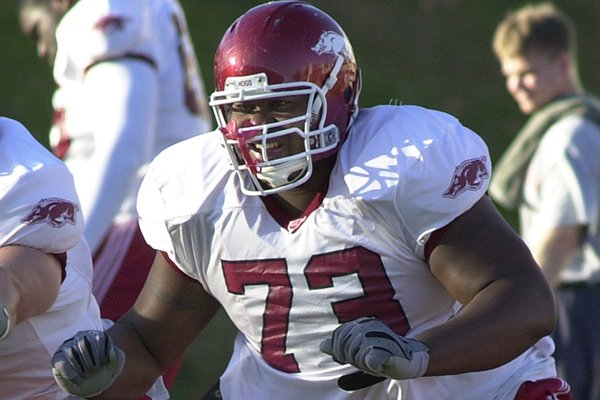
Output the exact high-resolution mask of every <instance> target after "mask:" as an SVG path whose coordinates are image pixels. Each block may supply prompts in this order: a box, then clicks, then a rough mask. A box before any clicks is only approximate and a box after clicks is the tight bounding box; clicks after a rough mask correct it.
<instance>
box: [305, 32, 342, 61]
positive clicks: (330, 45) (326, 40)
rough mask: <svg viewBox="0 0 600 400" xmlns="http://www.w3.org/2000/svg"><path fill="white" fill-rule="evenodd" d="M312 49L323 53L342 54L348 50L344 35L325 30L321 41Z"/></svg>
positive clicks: (319, 53)
mask: <svg viewBox="0 0 600 400" xmlns="http://www.w3.org/2000/svg"><path fill="white" fill-rule="evenodd" d="M311 50H312V51H314V52H315V53H317V54H318V55H321V54H334V55H338V56H339V55H341V54H344V53H345V52H346V41H345V40H344V37H343V36H342V35H340V34H339V33H337V32H333V31H325V32H323V33H322V34H321V37H320V38H319V41H318V42H317V44H315V45H314V46H313V47H312V48H311Z"/></svg>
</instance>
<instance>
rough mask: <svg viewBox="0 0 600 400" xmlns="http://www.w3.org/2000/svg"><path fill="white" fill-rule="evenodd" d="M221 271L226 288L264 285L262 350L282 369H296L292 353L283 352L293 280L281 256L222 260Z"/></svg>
mask: <svg viewBox="0 0 600 400" xmlns="http://www.w3.org/2000/svg"><path fill="white" fill-rule="evenodd" d="M222 265H223V272H224V275H225V282H226V284H227V289H228V290H229V292H231V293H234V294H244V290H245V286H247V285H267V286H268V287H269V293H268V294H267V299H266V307H265V313H264V315H263V331H262V343H261V353H262V355H263V357H264V359H265V360H266V361H267V362H268V363H269V365H271V366H272V367H274V368H277V369H279V370H281V371H284V372H299V371H300V369H299V368H298V363H297V362H296V358H295V357H294V355H293V354H285V344H286V339H287V331H288V324H289V318H290V313H289V311H290V308H291V306H292V284H291V282H290V278H289V276H288V273H287V264H286V262H285V260H284V259H275V260H257V261H244V262H231V261H223V262H222Z"/></svg>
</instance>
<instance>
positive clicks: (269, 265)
mask: <svg viewBox="0 0 600 400" xmlns="http://www.w3.org/2000/svg"><path fill="white" fill-rule="evenodd" d="M222 266H223V272H224V275H225V282H226V285H227V289H228V290H229V292H230V293H234V294H239V295H241V294H244V292H245V287H246V286H249V285H267V286H268V288H269V291H268V294H267V298H266V307H265V313H264V315H263V332H262V342H261V353H262V355H263V357H264V359H265V360H266V361H267V362H268V363H269V364H270V365H271V366H272V367H274V368H277V369H279V370H281V371H284V372H299V371H300V369H299V367H298V363H297V361H296V358H295V357H294V354H287V353H286V352H285V349H286V340H287V332H288V326H289V316H290V308H291V305H292V296H293V294H292V285H291V282H290V279H289V275H288V273H287V263H286V261H285V259H271V260H253V261H243V262H233V261H222ZM304 274H305V277H306V280H307V282H308V285H309V289H311V290H318V289H323V288H329V287H332V286H333V279H332V278H333V277H336V276H343V275H350V274H356V275H357V277H358V279H359V280H360V283H361V285H362V288H363V293H364V294H363V296H360V297H356V298H352V299H348V300H342V301H337V302H334V303H332V304H331V307H332V309H333V312H334V313H335V315H336V316H337V318H338V321H339V322H340V323H343V322H346V321H351V320H353V319H356V318H359V317H364V316H374V317H377V318H380V319H381V320H382V321H384V322H385V323H387V324H388V326H390V327H391V328H392V329H394V331H395V332H397V333H398V334H400V335H403V334H405V333H406V332H407V331H408V330H409V329H410V325H409V323H408V320H407V319H406V315H405V314H404V310H403V309H402V306H401V305H400V302H398V300H396V299H394V297H393V296H394V289H393V287H392V285H391V282H390V280H389V278H388V277H387V275H386V273H385V268H384V267H383V263H382V262H381V258H380V257H379V255H378V254H376V253H373V252H371V251H369V250H367V249H365V248H363V247H354V248H351V249H345V250H341V251H337V252H333V253H326V254H319V255H316V256H314V257H312V258H311V260H310V261H309V262H308V265H307V266H306V268H305V270H304Z"/></svg>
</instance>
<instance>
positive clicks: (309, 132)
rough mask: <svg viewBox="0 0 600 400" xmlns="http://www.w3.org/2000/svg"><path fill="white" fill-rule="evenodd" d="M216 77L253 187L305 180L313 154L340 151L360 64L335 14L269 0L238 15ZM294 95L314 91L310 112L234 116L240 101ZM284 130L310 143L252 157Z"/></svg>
mask: <svg viewBox="0 0 600 400" xmlns="http://www.w3.org/2000/svg"><path fill="white" fill-rule="evenodd" d="M215 84H216V91H215V92H214V93H213V94H212V95H211V97H210V105H211V107H212V109H213V111H214V113H215V117H216V120H217V123H218V125H219V128H220V129H221V131H222V132H223V137H224V141H225V147H226V148H227V150H228V153H229V156H230V158H231V161H232V164H233V167H234V168H235V170H236V171H237V172H238V174H239V175H240V177H241V179H242V182H243V184H242V190H243V191H244V193H246V194H250V195H265V194H271V193H275V192H278V191H281V190H286V189H289V188H291V187H295V186H298V185H300V184H302V183H304V182H306V180H308V178H309V177H310V176H311V174H312V170H313V161H316V160H320V159H322V158H325V157H328V156H331V155H333V154H335V153H336V151H337V149H338V148H339V147H340V145H341V144H342V143H343V141H344V139H345V138H346V135H347V133H348V130H349V128H350V125H351V123H352V121H353V119H354V118H355V117H356V115H357V113H358V105H357V102H358V97H359V92H360V71H359V68H358V67H357V65H356V61H355V59H354V54H353V51H352V46H351V45H350V42H349V41H348V38H347V37H346V34H345V33H344V31H343V30H342V28H341V27H340V26H339V25H338V24H337V22H336V21H335V20H334V19H333V18H331V17H330V16H329V15H327V14H326V13H324V12H323V11H321V10H319V9H318V8H315V7H314V6H312V5H310V4H307V3H304V2H299V1H276V2H270V3H266V4H263V5H260V6H257V7H254V8H252V9H250V10H248V11H247V12H246V13H245V14H243V15H242V16H241V17H240V18H238V19H237V20H236V21H235V22H234V23H233V24H232V25H231V26H230V27H229V29H228V30H227V31H226V32H225V35H224V36H223V39H222V40H221V43H220V45H219V47H218V49H217V52H216V55H215ZM288 96H304V97H305V98H306V99H308V101H307V108H306V113H304V114H301V115H298V116H294V117H293V118H290V119H287V120H284V121H277V122H274V123H266V124H263V125H259V126H241V127H240V126H237V124H236V123H235V121H233V120H232V121H230V118H229V115H230V110H231V105H232V104H233V103H236V104H240V103H242V102H245V101H257V100H265V99H276V98H280V97H288ZM302 124H303V126H304V127H303V129H302V128H298V126H299V125H302ZM292 125H294V126H295V127H292ZM285 135H299V136H300V137H302V138H303V139H304V151H303V152H301V153H298V154H293V155H287V156H285V157H278V158H269V155H268V154H267V152H266V151H263V152H262V154H261V156H260V157H252V152H251V151H250V150H249V146H251V145H253V144H254V145H255V148H256V147H258V148H262V149H266V148H267V143H268V141H269V139H271V140H273V138H276V137H281V136H285Z"/></svg>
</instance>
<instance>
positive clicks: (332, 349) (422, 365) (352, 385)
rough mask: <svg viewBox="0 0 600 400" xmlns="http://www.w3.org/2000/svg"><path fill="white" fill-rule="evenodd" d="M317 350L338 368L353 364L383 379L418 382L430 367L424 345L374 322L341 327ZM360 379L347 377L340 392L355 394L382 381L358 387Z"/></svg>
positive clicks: (352, 323) (357, 321)
mask: <svg viewBox="0 0 600 400" xmlns="http://www.w3.org/2000/svg"><path fill="white" fill-rule="evenodd" d="M320 349H321V351H322V352H323V353H326V354H329V355H330V356H332V357H333V359H334V360H335V361H337V362H338V363H340V364H352V365H354V366H355V367H357V368H359V369H361V370H362V371H364V372H366V373H368V374H371V375H375V376H376V377H383V378H392V379H411V378H418V377H420V376H423V374H425V371H426V370H427V365H428V364H429V349H428V348H427V346H425V344H424V343H423V342H420V341H418V340H415V339H408V338H405V337H402V336H399V335H397V334H396V333H394V331H392V330H391V329H390V328H389V327H388V326H387V325H385V324H384V323H383V322H381V321H380V320H378V319H376V318H366V317H363V318H359V319H356V320H354V321H350V322H346V323H344V324H342V325H340V326H339V327H337V328H336V329H335V330H334V331H333V335H332V338H331V339H326V340H324V341H323V342H322V343H321V346H320ZM360 375H362V374H360V373H358V374H350V375H346V376H344V377H342V378H340V381H339V382H338V383H339V384H340V386H341V387H342V389H346V390H356V389H358V388H361V387H365V386H368V385H369V384H374V383H377V382H379V381H381V380H382V379H380V378H379V379H378V378H375V379H367V380H366V381H365V382H366V383H365V384H361V383H360V382H358V381H356V380H355V379H354V378H359V377H360ZM348 377H351V378H350V379H348ZM363 378H364V377H363ZM373 378H374V377H373ZM353 380H354V382H353ZM359 380H360V379H359ZM363 380H364V379H363Z"/></svg>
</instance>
